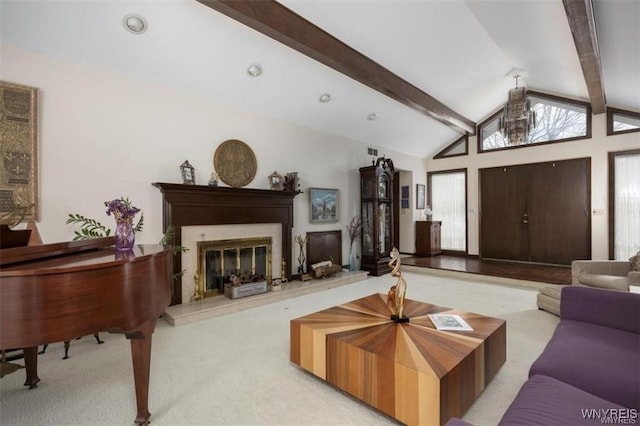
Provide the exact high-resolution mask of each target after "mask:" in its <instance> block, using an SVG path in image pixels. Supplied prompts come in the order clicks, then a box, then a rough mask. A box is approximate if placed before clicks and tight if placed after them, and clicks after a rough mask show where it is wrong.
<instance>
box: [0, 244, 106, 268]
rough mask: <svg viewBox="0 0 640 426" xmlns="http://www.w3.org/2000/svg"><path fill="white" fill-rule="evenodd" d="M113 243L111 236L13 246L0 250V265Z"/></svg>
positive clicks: (75, 251) (97, 247) (71, 252)
mask: <svg viewBox="0 0 640 426" xmlns="http://www.w3.org/2000/svg"><path fill="white" fill-rule="evenodd" d="M113 244H114V238H113V237H104V238H92V239H89V240H79V241H66V242H61V243H52V244H42V245H39V246H26V247H14V248H8V249H2V250H0V266H8V265H12V264H15V263H20V262H27V261H31V260H38V259H43V258H47V257H53V256H62V255H67V254H73V253H80V252H83V251H89V250H96V249H99V248H102V247H106V246H110V245H113Z"/></svg>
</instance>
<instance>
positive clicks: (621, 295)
mask: <svg viewBox="0 0 640 426" xmlns="http://www.w3.org/2000/svg"><path fill="white" fill-rule="evenodd" d="M560 307H561V308H560V319H570V320H574V321H582V322H588V323H591V324H597V325H604V326H607V327H611V328H617V329H620V330H624V331H629V332H632V333H638V334H640V294H637V293H626V292H623V291H615V290H603V289H600V288H589V287H579V286H570V285H569V286H566V287H563V288H562V293H561V295H560Z"/></svg>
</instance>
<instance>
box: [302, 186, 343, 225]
mask: <svg viewBox="0 0 640 426" xmlns="http://www.w3.org/2000/svg"><path fill="white" fill-rule="evenodd" d="M337 221H338V190H337V189H328V188H309V222H311V223H328V222H337Z"/></svg>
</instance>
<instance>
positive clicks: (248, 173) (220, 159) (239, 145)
mask: <svg viewBox="0 0 640 426" xmlns="http://www.w3.org/2000/svg"><path fill="white" fill-rule="evenodd" d="M213 167H214V169H215V171H216V172H217V173H218V175H219V176H220V180H221V181H222V182H224V183H226V184H227V185H229V186H231V187H234V188H240V187H243V186H245V185H248V184H249V183H251V181H252V180H253V178H254V177H255V175H256V170H257V168H258V163H257V162H256V156H255V154H254V153H253V151H252V150H251V148H250V147H249V145H247V144H246V143H244V142H242V141H239V140H237V139H229V140H227V141H224V142H222V143H221V144H220V146H218V148H217V149H216V152H215V153H214V155H213Z"/></svg>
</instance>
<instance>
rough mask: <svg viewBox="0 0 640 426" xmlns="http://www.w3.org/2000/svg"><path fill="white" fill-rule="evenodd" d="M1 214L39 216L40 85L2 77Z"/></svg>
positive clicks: (0, 96)
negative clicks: (36, 85)
mask: <svg viewBox="0 0 640 426" xmlns="http://www.w3.org/2000/svg"><path fill="white" fill-rule="evenodd" d="M0 155H2V160H1V161H0V217H2V218H4V217H6V216H9V215H12V214H15V213H19V214H20V216H23V217H22V220H23V221H26V220H38V219H40V205H39V200H38V89H37V88H35V87H29V86H22V85H19V84H13V83H9V82H6V81H0Z"/></svg>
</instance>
